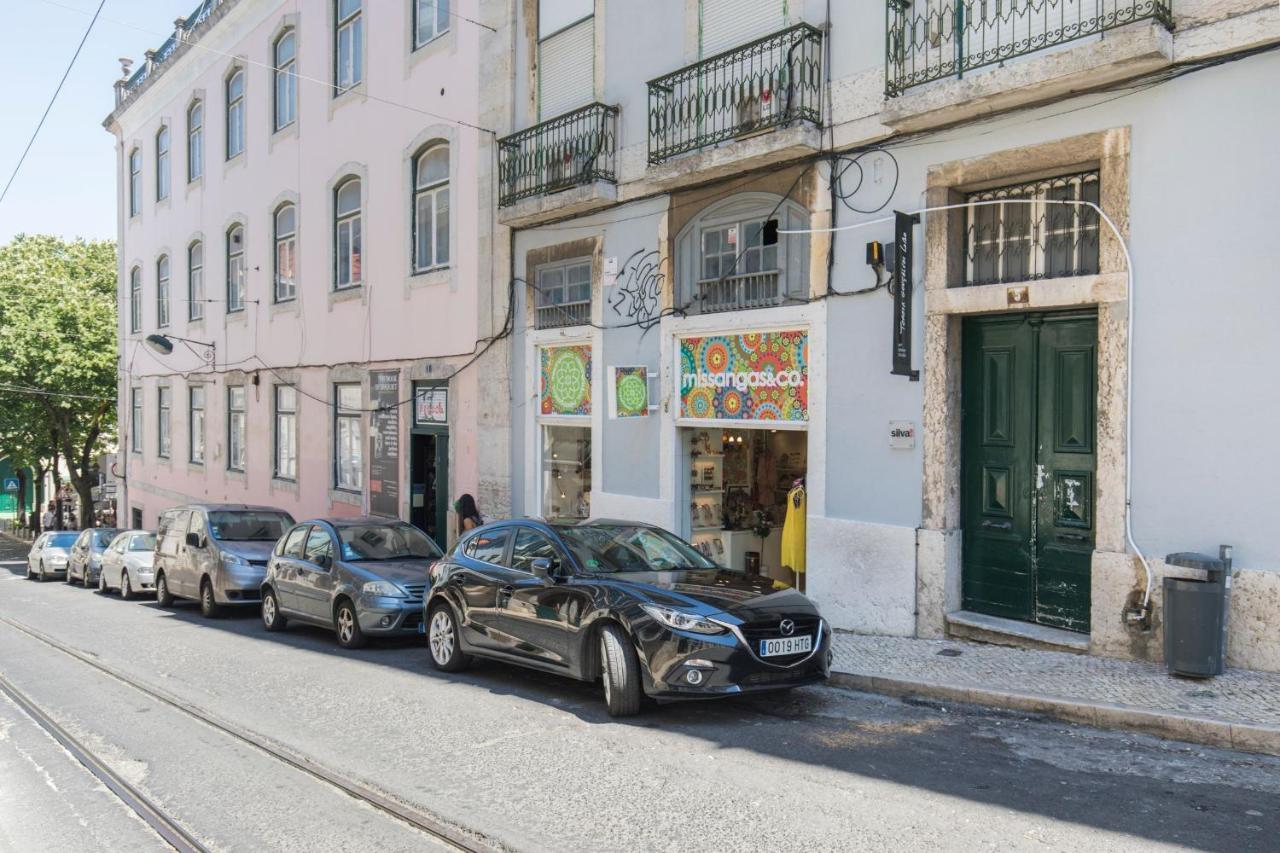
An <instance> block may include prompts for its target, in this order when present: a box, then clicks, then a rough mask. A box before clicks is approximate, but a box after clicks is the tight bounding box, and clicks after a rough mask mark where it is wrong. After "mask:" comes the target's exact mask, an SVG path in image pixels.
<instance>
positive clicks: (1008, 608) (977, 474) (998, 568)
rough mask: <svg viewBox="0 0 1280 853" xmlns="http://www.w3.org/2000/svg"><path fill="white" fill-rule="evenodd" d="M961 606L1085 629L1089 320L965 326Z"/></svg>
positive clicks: (1023, 319)
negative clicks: (962, 603)
mask: <svg viewBox="0 0 1280 853" xmlns="http://www.w3.org/2000/svg"><path fill="white" fill-rule="evenodd" d="M963 338H964V351H963V364H962V379H961V382H962V386H963V387H962V399H963V411H962V415H961V515H962V525H963V530H964V538H963V597H964V607H965V609H967V610H974V611H977V612H980V613H989V614H991V615H994V616H1003V617H1006V618H1010V619H1021V620H1024V621H1029V622H1038V623H1040V624H1044V625H1051V626H1054V627H1057V628H1066V629H1069V630H1072V631H1086V632H1087V631H1088V630H1089V564H1090V556H1091V554H1092V551H1093V535H1094V517H1093V507H1094V486H1095V484H1094V468H1095V466H1094V424H1095V417H1094V410H1095V397H1096V364H1097V357H1096V356H1097V319H1096V317H1095V316H1093V315H1092V314H1081V313H1063V314H1040V313H1035V314H1017V315H1011V316H999V317H972V318H967V319H966V320H965V321H964V328H963Z"/></svg>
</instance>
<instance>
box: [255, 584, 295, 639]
mask: <svg viewBox="0 0 1280 853" xmlns="http://www.w3.org/2000/svg"><path fill="white" fill-rule="evenodd" d="M262 624H263V625H264V626H265V627H266V629H267V630H268V631H283V630H284V629H285V628H286V627H288V624H289V623H288V620H287V619H285V618H284V614H282V613H281V612H280V603H279V602H278V601H276V593H275V590H273V589H271V588H270V587H267V588H266V589H265V590H263V591H262Z"/></svg>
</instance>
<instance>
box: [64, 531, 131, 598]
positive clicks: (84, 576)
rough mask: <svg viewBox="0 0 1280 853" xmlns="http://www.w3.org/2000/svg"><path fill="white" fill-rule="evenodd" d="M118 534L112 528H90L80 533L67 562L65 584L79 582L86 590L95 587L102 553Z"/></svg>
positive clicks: (118, 532) (100, 566)
mask: <svg viewBox="0 0 1280 853" xmlns="http://www.w3.org/2000/svg"><path fill="white" fill-rule="evenodd" d="M119 534H120V531H119V530H117V529H116V528H114V527H90V528H89V529H87V530H82V531H80V535H79V536H77V537H76V544H74V545H72V546H71V557H70V559H68V560H67V583H74V582H76V581H79V582H80V583H81V584H83V585H84V587H85V588H86V589H88V588H89V587H93V586H97V584H98V571H99V570H100V569H101V568H102V552H103V551H105V550H107V546H108V545H110V544H111V541H112V540H113V539H115V538H116V536H118V535H119Z"/></svg>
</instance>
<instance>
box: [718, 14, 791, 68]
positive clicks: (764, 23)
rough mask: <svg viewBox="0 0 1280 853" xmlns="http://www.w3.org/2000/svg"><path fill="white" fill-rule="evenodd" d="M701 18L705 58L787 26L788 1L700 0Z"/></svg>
mask: <svg viewBox="0 0 1280 853" xmlns="http://www.w3.org/2000/svg"><path fill="white" fill-rule="evenodd" d="M699 16H700V17H699V21H700V39H699V49H700V56H701V57H702V58H704V59H705V58H706V57H708V56H714V55H715V54H717V53H720V52H721V51H725V50H732V49H733V48H735V47H738V46H740V45H744V44H746V43H747V42H751V41H755V40H756V39H758V38H764V37H765V36H767V35H769V34H770V33H776V32H777V31H778V30H781V29H783V28H785V27H786V25H787V13H786V0H701V4H700V8H699Z"/></svg>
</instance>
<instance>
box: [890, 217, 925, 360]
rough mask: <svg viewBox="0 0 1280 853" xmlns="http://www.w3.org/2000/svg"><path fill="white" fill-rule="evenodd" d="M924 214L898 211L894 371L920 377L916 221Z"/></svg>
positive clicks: (894, 306)
mask: <svg viewBox="0 0 1280 853" xmlns="http://www.w3.org/2000/svg"><path fill="white" fill-rule="evenodd" d="M919 221H920V217H919V215H917V214H913V213H902V212H900V211H896V210H895V211H894V255H893V279H894V283H895V288H894V291H893V371H892V372H893V374H894V375H895V376H909V377H911V378H912V379H919V378H920V374H919V372H918V371H915V370H912V369H911V263H912V258H911V255H912V242H913V238H914V236H915V225H916V223H917V222H919Z"/></svg>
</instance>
